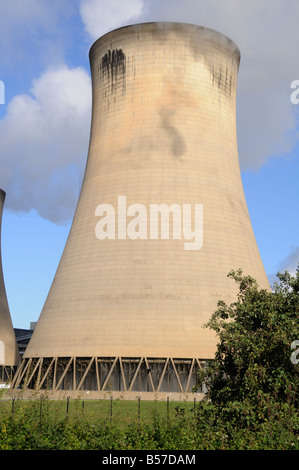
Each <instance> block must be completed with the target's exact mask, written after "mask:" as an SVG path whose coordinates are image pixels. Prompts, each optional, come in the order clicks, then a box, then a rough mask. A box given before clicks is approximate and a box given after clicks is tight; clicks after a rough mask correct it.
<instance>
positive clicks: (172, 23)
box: [89, 21, 241, 62]
mask: <svg viewBox="0 0 299 470" xmlns="http://www.w3.org/2000/svg"><path fill="white" fill-rule="evenodd" d="M150 25H156V26H158V27H159V28H161V27H162V26H163V25H164V26H165V27H171V26H174V27H177V28H178V27H190V28H195V29H198V30H202V31H206V32H207V33H210V34H212V35H213V36H215V37H218V38H219V39H222V40H223V39H224V40H226V41H227V43H228V44H229V45H230V46H231V48H232V49H233V50H235V51H236V52H237V55H238V60H239V62H240V59H241V51H240V49H239V47H238V45H237V44H236V42H235V41H233V40H232V39H231V38H230V37H229V36H227V35H226V34H224V33H221V32H219V31H217V30H216V29H213V28H209V27H208V26H202V25H198V24H195V23H187V22H180V21H146V22H140V23H132V24H128V25H124V26H120V27H119V28H115V29H112V30H111V31H107V33H104V34H103V35H101V36H99V37H98V39H96V40H95V41H94V42H93V43H92V45H91V46H90V48H89V59H90V58H91V54H92V52H93V49H94V48H95V46H96V44H97V43H98V42H99V41H101V40H103V39H104V38H105V37H106V36H110V35H111V34H113V33H115V32H118V31H121V30H124V29H129V28H131V29H137V28H140V27H143V26H144V27H145V26H150Z"/></svg>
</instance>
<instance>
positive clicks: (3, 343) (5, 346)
mask: <svg viewBox="0 0 299 470" xmlns="http://www.w3.org/2000/svg"><path fill="white" fill-rule="evenodd" d="M5 196H6V194H5V192H4V191H3V190H2V189H0V382H6V381H7V380H9V379H11V378H12V377H13V370H14V368H15V367H16V366H18V365H19V363H20V354H19V349H18V346H17V341H16V337H15V333H14V329H13V324H12V320H11V316H10V311H9V306H8V302H7V296H6V289H5V283H4V277H3V269H2V251H1V229H2V215H3V206H4V201H5Z"/></svg>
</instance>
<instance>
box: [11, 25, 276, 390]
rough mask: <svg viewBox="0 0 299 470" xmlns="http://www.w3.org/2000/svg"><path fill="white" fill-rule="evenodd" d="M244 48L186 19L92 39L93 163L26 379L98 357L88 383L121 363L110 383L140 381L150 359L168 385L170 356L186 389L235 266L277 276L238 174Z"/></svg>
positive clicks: (69, 372)
mask: <svg viewBox="0 0 299 470" xmlns="http://www.w3.org/2000/svg"><path fill="white" fill-rule="evenodd" d="M239 61H240V53H239V50H238V48H237V46H236V45H235V44H234V43H233V42H232V41H231V40H230V39H228V38H227V37H225V36H223V35H222V34H220V33H217V32H215V31H212V30H209V29H206V28H203V27H200V26H195V25H186V24H176V23H147V24H139V25H134V26H129V27H124V28H120V29H118V30H115V31H112V32H111V33H108V34H106V35H105V36H103V37H101V38H100V39H99V40H97V41H96V42H95V43H94V44H93V46H92V47H91V50H90V64H91V75H92V93H93V101H92V124H91V135H90V146H89V152H88V159H87V165H86V170H85V176H84V181H83V185H82V190H81V194H80V198H79V201H78V205H77V209H76V212H75V216H74V219H73V224H72V227H71V230H70V234H69V237H68V240H67V243H66V246H65V249H64V252H63V255H62V257H61V261H60V264H59V266H58V269H57V272H56V275H55V278H54V281H53V284H52V286H51V289H50V292H49V295H48V298H47V300H46V302H45V305H44V308H43V311H42V313H41V316H40V318H39V320H38V323H37V326H36V328H35V331H34V333H33V336H32V339H31V341H30V343H29V346H28V348H27V350H26V352H25V354H24V359H23V365H22V367H23V371H25V369H26V367H27V368H28V369H27V375H28V377H30V379H31V382H30V381H29V385H28V386H29V387H30V386H34V384H33V382H34V380H33V378H34V373H33V372H32V373H31V372H30V373H28V371H29V364H31V365H30V367H31V369H30V370H32V371H33V364H34V366H35V367H36V369H35V371H36V372H35V380H37V375H38V377H39V380H41V378H43V377H45V374H46V371H47V370H48V368H51V367H52V370H53V374H54V375H55V373H57V372H55V371H57V370H60V372H59V374H58V375H56V376H55V377H54V379H53V381H54V384H55V386H53V387H54V388H55V387H56V389H57V387H58V388H59V387H60V388H67V387H68V388H70V389H72V388H73V389H78V387H79V388H80V387H83V388H84V386H83V382H84V380H85V378H86V377H87V375H88V374H89V373H90V371H91V370H93V373H94V374H95V377H96V378H95V379H94V382H93V385H90V384H89V385H88V386H86V387H91V388H90V389H92V387H94V389H95V390H103V389H104V388H105V387H106V386H107V383H108V382H109V380H108V378H109V377H112V369H111V368H113V367H115V366H116V363H117V364H118V374H119V381H118V382H117V384H116V382H115V383H114V384H113V385H112V390H113V389H117V388H118V389H121V390H125V391H126V390H130V389H132V387H131V385H130V384H132V380H133V378H134V377H135V378H136V376H137V375H138V374H140V373H141V371H142V370H144V374H145V376H144V377H145V379H144V380H145V381H146V384H147V385H146V387H145V386H144V387H145V388H144V389H145V390H149V389H150V390H153V391H159V390H162V388H161V384H162V381H163V380H164V378H165V377H164V376H162V375H163V373H165V370H166V369H165V368H167V367H170V365H171V367H172V369H171V370H172V371H173V374H174V376H175V377H176V379H178V382H176V385H175V386H173V387H172V388H171V387H170V389H169V388H168V390H170V391H174V390H177V389H180V390H181V391H182V390H183V389H184V390H187V388H188V387H189V386H190V383H191V382H190V377H191V376H190V375H189V374H190V373H191V372H190V370H191V369H190V368H191V367H193V364H195V363H197V364H199V360H201V359H211V358H213V357H214V353H215V350H216V338H215V335H214V333H213V332H211V331H210V330H208V329H204V328H203V325H204V324H205V323H206V322H207V321H208V320H209V319H210V317H211V315H212V313H213V312H214V311H215V309H216V306H217V301H218V300H219V299H222V300H225V301H226V302H231V301H234V300H235V299H236V286H235V285H234V283H233V281H232V280H230V279H228V278H227V274H228V272H229V271H230V270H232V269H237V268H242V269H243V272H244V273H245V274H250V275H252V276H253V277H255V278H256V279H257V281H258V283H259V285H260V287H266V288H268V280H267V277H266V274H265V271H264V268H263V265H262V262H261V258H260V255H259V251H258V248H257V245H256V241H255V237H254V234H253V230H252V227H251V222H250V218H249V215H248V211H247V206H246V201H245V197H244V192H243V187H242V181H241V176H240V168H239V160H238V150H237V138H236V89H237V76H238V68H239ZM51 361H52V362H51ZM105 361H106V363H107V364H108V363H109V364H110V365H109V364H108V366H107V367H106V369H105V370H104V369H103V368H102V369H101V367H102V364H103V363H105ZM109 361H110V362H109ZM142 361H143V362H142ZM133 363H135V366H132V367H133V369H132V370H131V375H130V370H129V368H126V367H127V365H126V364H133ZM179 363H181V364H187V366H188V367H187V369H188V370H187V371H185V372H186V377H187V379H186V381H185V382H184V383H185V384H186V387H185V385H184V386H183V385H182V384H183V382H182V380H181V379H180V377H182V376H183V372H182V371H183V369H180V367H181V366H179V365H178V364H179ZM51 364H52V365H51ZM79 364H80V367H78V365H79ZM142 364H144V369H142V367H143V366H142ZM159 364H162V366H159ZM55 367H56V369H54V368H55ZM128 367H129V366H128ZM155 367H156V369H155ZM182 367H183V366H182ZM87 369H88V370H87ZM38 371H39V374H37V372H38ZM115 371H116V369H114V371H113V373H115ZM155 371H156V372H155ZM23 374H24V372H23ZM84 374H85V375H84ZM101 374H102V375H101ZM109 374H110V375H109ZM155 374H156V375H155ZM180 374H181V375H180ZM19 377H21V376H19ZM66 377H68V379H67V380H66ZM135 378H134V380H135ZM144 380H143V382H142V383H143V384H144V383H145V382H144ZM53 381H52V382H51V383H53ZM43 383H44V384H45V383H46V382H45V381H44V382H43ZM136 383H137V382H135V385H134V386H136ZM172 383H173V382H172ZM178 384H179V385H178ZM187 385H188V387H187ZM142 386H143V385H142ZM130 387H131V388H130ZM165 387H166V386H165ZM165 387H164V389H165ZM178 387H179V388H178ZM189 388H190V387H189Z"/></svg>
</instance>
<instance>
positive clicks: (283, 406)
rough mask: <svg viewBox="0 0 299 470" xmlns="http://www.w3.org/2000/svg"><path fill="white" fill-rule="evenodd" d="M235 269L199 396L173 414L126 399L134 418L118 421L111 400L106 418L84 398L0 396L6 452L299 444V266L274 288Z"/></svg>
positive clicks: (214, 321)
mask: <svg viewBox="0 0 299 470" xmlns="http://www.w3.org/2000/svg"><path fill="white" fill-rule="evenodd" d="M229 276H230V277H231V278H232V279H234V280H235V281H236V282H237V283H238V285H239V294H238V298H237V301H236V302H235V303H233V304H231V305H229V306H227V305H226V304H225V303H224V302H222V301H220V302H219V303H218V309H217V311H216V312H215V313H214V314H213V316H212V318H211V320H210V321H209V323H208V324H207V327H209V328H212V329H213V330H214V331H215V332H216V333H217V335H218V338H219V344H218V347H217V352H216V355H215V360H213V361H211V362H209V363H208V364H207V367H206V369H205V370H203V371H202V372H201V375H200V376H199V383H198V385H199V386H200V385H201V384H202V383H203V382H204V383H205V385H206V387H207V390H208V391H207V394H206V397H205V399H204V400H203V401H202V402H200V403H196V406H193V404H187V403H180V404H176V405H173V404H172V406H171V410H170V411H169V410H168V408H167V411H166V404H165V402H164V408H161V407H159V406H158V402H154V403H152V404H151V407H150V411H148V410H147V412H146V413H145V412H144V410H145V408H143V407H144V406H145V405H144V404H142V405H141V413H140V404H139V408H138V407H137V404H135V411H133V409H132V403H130V404H129V403H127V405H125V404H124V406H128V408H127V410H128V409H129V407H131V411H130V412H126V415H127V416H129V415H130V418H131V419H130V420H125V419H124V418H122V417H121V416H120V418H121V421H117V420H116V419H115V416H114V409H113V406H115V404H112V402H111V403H109V401H107V402H106V411H105V414H104V415H103V414H102V413H100V412H99V410H98V409H96V408H95V410H94V413H90V412H87V410H86V408H85V409H84V408H83V407H82V403H81V402H79V401H78V402H72V407H71V408H72V412H69V410H68V411H67V412H66V410H65V402H64V405H63V408H61V403H59V402H54V401H52V400H50V399H49V398H46V399H45V398H43V399H36V400H30V401H28V400H27V401H26V400H22V399H21V398H19V399H17V400H15V401H14V402H11V401H9V402H8V401H2V402H1V403H0V413H1V414H0V449H2V450H3V449H4V450H5V449H36V450H37V449H43V450H47V449H51V450H63V449H69V450H70V449H81V450H94V449H95V450H130V449H134V450H135V449H137V450H197V449H203V450H216V449H217V450H218V449H224V450H225V449H227V450H228V449H230V450H234V449H239V450H245V449H250V450H291V449H294V450H299V433H298V431H299V415H298V402H299V400H298V385H299V381H298V379H299V370H298V369H299V364H298V359H299V343H296V342H297V341H298V340H299V325H298V313H299V270H297V274H296V276H295V277H292V276H291V275H290V274H289V273H284V274H278V279H279V282H278V283H277V284H276V285H275V288H274V291H273V292H268V291H266V290H260V289H259V288H258V286H257V284H256V282H255V280H254V279H252V278H251V277H250V276H243V275H242V272H241V271H237V272H234V271H232V272H231V273H230V274H229ZM294 345H295V347H296V345H297V350H298V353H297V350H294V349H292V347H294ZM109 406H110V408H109ZM133 406H134V405H133ZM148 406H149V405H147V407H148ZM115 409H116V408H115Z"/></svg>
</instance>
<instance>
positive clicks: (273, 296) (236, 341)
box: [199, 266, 299, 420]
mask: <svg viewBox="0 0 299 470" xmlns="http://www.w3.org/2000/svg"><path fill="white" fill-rule="evenodd" d="M228 276H229V277H230V278H232V279H233V280H235V281H236V282H237V283H238V285H239V293H238V296H237V300H236V302H234V303H232V304H230V305H226V303H225V302H223V301H219V302H218V308H217V310H216V311H215V313H214V314H213V315H212V317H211V319H210V321H209V322H208V323H207V324H206V325H205V327H208V328H211V329H212V330H214V331H215V332H216V335H217V337H218V338H219V341H218V345H217V350H216V354H215V359H214V360H212V361H209V362H208V363H207V366H206V368H205V369H204V370H202V371H201V373H200V375H199V385H202V384H203V383H204V384H205V385H206V387H207V395H206V399H207V400H208V401H210V402H211V403H212V404H214V405H217V406H218V408H219V407H220V408H221V409H222V410H223V409H224V408H226V409H229V410H230V411H231V410H232V408H235V409H238V410H242V416H243V417H244V416H245V415H246V416H247V419H248V415H249V414H250V413H251V415H252V416H254V419H256V418H257V417H258V418H259V419H261V420H265V419H267V418H268V419H269V416H270V415H271V416H272V415H273V413H275V410H279V413H281V410H282V408H283V407H284V406H290V407H292V409H293V410H298V399H299V398H298V385H299V380H298V379H299V364H296V362H297V361H296V360H295V361H294V360H292V357H293V358H294V357H295V358H296V356H294V355H295V353H296V351H295V352H294V350H293V349H292V345H293V346H294V344H295V345H296V343H294V341H298V340H299V322H298V319H299V266H298V268H297V273H296V276H294V277H293V276H291V275H290V274H289V273H288V272H285V273H283V274H281V273H278V274H277V277H278V282H276V283H275V285H274V287H273V289H272V291H268V290H265V289H259V287H258V285H257V282H256V281H255V279H253V278H252V277H251V276H244V275H243V273H242V270H238V271H231V272H230V273H229V274H228ZM297 344H298V343H297ZM297 348H299V346H297ZM292 353H293V356H292ZM298 358H299V352H298Z"/></svg>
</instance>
